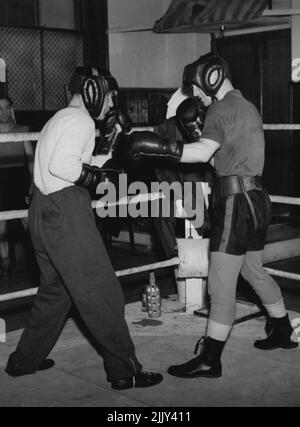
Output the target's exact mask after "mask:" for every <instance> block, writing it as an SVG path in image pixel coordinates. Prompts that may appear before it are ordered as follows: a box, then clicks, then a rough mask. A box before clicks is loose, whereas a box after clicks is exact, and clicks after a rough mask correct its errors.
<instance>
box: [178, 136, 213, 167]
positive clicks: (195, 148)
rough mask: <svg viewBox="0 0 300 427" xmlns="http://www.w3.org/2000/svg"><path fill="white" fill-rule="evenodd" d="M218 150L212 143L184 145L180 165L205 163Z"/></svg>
mask: <svg viewBox="0 0 300 427" xmlns="http://www.w3.org/2000/svg"><path fill="white" fill-rule="evenodd" d="M218 148H219V144H217V143H216V142H214V141H207V140H200V141H199V142H194V143H192V144H185V145H184V148H183V153H182V157H181V160H180V162H181V163H207V162H209V161H210V159H211V158H212V156H213V155H214V153H215V152H216V151H217V149H218Z"/></svg>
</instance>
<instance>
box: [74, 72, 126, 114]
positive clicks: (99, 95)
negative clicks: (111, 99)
mask: <svg viewBox="0 0 300 427" xmlns="http://www.w3.org/2000/svg"><path fill="white" fill-rule="evenodd" d="M69 90H70V91H71V93H72V94H75V93H78V94H80V95H81V96H82V99H83V102H84V105H85V107H86V109H87V110H88V112H89V113H90V115H91V116H92V117H93V118H94V119H96V118H98V117H99V115H100V114H101V111H102V108H103V104H104V99H105V96H106V95H107V94H108V93H109V92H111V91H117V90H118V83H117V81H116V80H115V78H114V77H113V76H112V75H111V74H110V72H109V71H108V70H100V69H99V68H89V67H78V68H76V70H75V72H74V74H73V76H72V79H71V81H70V83H69Z"/></svg>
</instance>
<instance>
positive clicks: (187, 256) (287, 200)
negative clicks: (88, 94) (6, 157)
mask: <svg viewBox="0 0 300 427" xmlns="http://www.w3.org/2000/svg"><path fill="white" fill-rule="evenodd" d="M136 130H138V129H136ZM264 130H265V131H271V130H272V131H294V130H300V124H265V125H264ZM39 135H40V133H30V132H27V133H7V134H5V133H3V134H0V144H4V143H9V142H20V143H22V142H24V141H33V142H34V141H37V140H38V138H39ZM270 198H271V201H272V203H279V204H287V205H297V206H300V198H296V197H284V196H276V195H271V196H270ZM97 203H98V202H97V201H93V202H92V208H93V209H97ZM27 217H28V210H19V211H7V212H0V221H10V220H14V219H24V218H27ZM184 240H186V241H189V242H185V241H184ZM180 241H182V245H180V244H179V245H178V246H179V256H178V257H174V258H172V259H169V260H166V261H162V262H157V263H154V264H148V265H143V266H138V267H133V268H128V269H125V270H120V271H116V276H117V277H125V276H131V275H135V274H140V273H144V272H150V273H152V272H154V271H157V270H159V269H165V268H173V269H175V268H176V269H178V271H179V278H180V279H181V280H184V282H185V287H186V295H185V299H186V301H185V305H186V311H187V312H191V311H194V309H202V308H204V304H205V302H204V301H205V297H204V282H203V279H205V278H206V277H207V272H208V263H209V261H208V248H209V243H208V239H202V238H199V237H198V238H192V239H191V238H188V237H186V239H179V243H180ZM185 243H188V245H186V244H185ZM180 246H182V247H183V252H182V253H181V252H180ZM186 248H188V250H187V252H186ZM184 252H186V253H184ZM195 254H196V255H197V256H195ZM195 262H196V263H197V265H196V266H195ZM266 270H267V271H268V272H269V273H270V274H271V275H272V276H277V277H281V278H286V279H291V280H295V281H300V274H295V273H289V272H285V271H281V270H276V269H272V268H266ZM191 289H192V291H191ZM195 289H198V295H197V298H196V299H197V303H196V304H195V301H193V299H194V298H195ZM37 292H38V287H35V288H31V289H26V290H22V291H18V292H11V293H7V294H2V295H0V303H1V302H5V301H11V300H16V299H20V298H27V297H32V296H35V295H36V294H37Z"/></svg>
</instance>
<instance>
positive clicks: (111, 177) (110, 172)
mask: <svg viewBox="0 0 300 427" xmlns="http://www.w3.org/2000/svg"><path fill="white" fill-rule="evenodd" d="M118 177H119V172H118V171H117V170H116V169H100V168H98V166H91V165H87V164H85V163H84V164H83V165H82V171H81V175H80V177H79V178H78V179H77V181H76V182H75V185H78V186H79V187H84V188H87V189H88V190H90V191H95V190H96V188H97V185H98V184H100V182H104V183H105V182H112V183H114V184H116V183H117V182H118Z"/></svg>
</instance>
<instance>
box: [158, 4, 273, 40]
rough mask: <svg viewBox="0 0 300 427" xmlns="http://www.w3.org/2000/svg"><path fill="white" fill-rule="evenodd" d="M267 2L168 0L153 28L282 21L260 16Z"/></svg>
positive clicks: (203, 29) (210, 28)
mask: <svg viewBox="0 0 300 427" xmlns="http://www.w3.org/2000/svg"><path fill="white" fill-rule="evenodd" d="M267 6H268V0H172V2H171V4H170V6H169V8H168V10H167V12H166V13H165V15H164V16H162V17H161V18H160V19H159V20H158V21H156V22H155V25H154V28H153V31H154V32H156V33H176V32H178V33H180V32H183V33H184V32H200V33H212V32H216V31H220V30H221V29H222V30H224V29H226V30H234V29H240V28H243V29H245V28H251V27H259V26H266V25H274V24H276V23H282V20H280V19H278V18H270V17H263V16H262V14H263V12H264V10H265V9H266V8H267Z"/></svg>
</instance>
